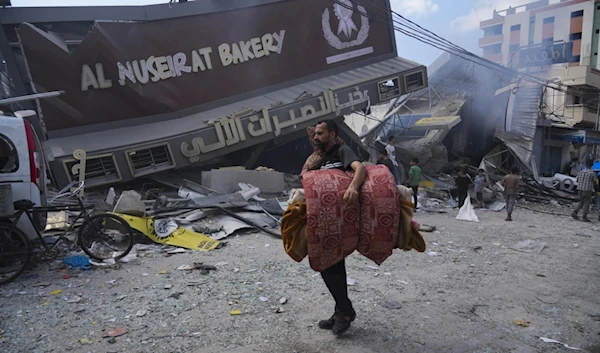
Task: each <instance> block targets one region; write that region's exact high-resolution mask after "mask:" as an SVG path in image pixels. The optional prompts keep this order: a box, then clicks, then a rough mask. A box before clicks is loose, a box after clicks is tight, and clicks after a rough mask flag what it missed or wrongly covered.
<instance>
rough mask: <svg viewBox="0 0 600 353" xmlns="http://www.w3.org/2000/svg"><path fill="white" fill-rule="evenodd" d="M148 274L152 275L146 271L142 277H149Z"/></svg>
mask: <svg viewBox="0 0 600 353" xmlns="http://www.w3.org/2000/svg"><path fill="white" fill-rule="evenodd" d="M148 276H150V274H149V273H146V272H144V273H142V277H148Z"/></svg>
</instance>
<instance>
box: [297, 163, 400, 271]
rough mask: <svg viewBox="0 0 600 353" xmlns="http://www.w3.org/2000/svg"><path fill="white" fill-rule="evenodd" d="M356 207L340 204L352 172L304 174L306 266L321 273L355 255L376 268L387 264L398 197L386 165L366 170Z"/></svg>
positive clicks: (393, 239)
mask: <svg viewBox="0 0 600 353" xmlns="http://www.w3.org/2000/svg"><path fill="white" fill-rule="evenodd" d="M366 168H367V178H366V179H365V182H364V183H363V185H362V187H361V190H360V194H359V203H358V204H354V205H347V204H345V203H344V202H343V197H344V193H345V192H346V190H347V189H348V186H349V185H350V182H351V181H352V177H353V176H354V173H353V172H343V171H340V170H337V169H329V170H315V171H309V172H306V173H305V174H304V176H303V178H302V186H303V187H304V191H305V193H306V222H307V227H306V233H307V237H308V258H309V262H310V267H311V268H312V269H313V270H315V271H318V272H321V271H323V270H325V269H327V268H329V267H331V266H333V265H335V264H336V263H338V262H339V261H341V260H342V259H343V258H345V257H346V256H348V255H350V254H351V253H353V252H354V251H355V250H358V251H359V252H360V253H361V254H362V255H364V256H366V257H367V258H369V259H371V260H373V261H374V262H375V263H377V264H378V265H379V264H381V263H382V262H383V261H385V259H387V258H388V257H389V256H390V255H391V254H392V251H393V250H394V248H395V247H396V240H397V237H398V226H399V222H400V212H399V204H398V200H399V198H398V197H399V195H398V188H397V187H396V185H395V182H394V177H393V176H392V174H391V173H390V171H389V169H388V168H387V167H386V166H385V165H369V166H367V167H366Z"/></svg>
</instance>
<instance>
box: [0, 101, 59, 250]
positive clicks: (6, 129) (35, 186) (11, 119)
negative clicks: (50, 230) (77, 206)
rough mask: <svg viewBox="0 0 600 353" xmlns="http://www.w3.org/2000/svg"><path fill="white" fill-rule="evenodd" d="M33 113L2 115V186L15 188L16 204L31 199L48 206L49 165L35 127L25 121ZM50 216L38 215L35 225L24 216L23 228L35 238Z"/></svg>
mask: <svg viewBox="0 0 600 353" xmlns="http://www.w3.org/2000/svg"><path fill="white" fill-rule="evenodd" d="M33 114H35V112H33V111H21V112H15V113H12V114H9V113H6V114H5V113H3V112H0V185H7V184H9V185H10V186H11V190H12V201H13V202H15V201H20V200H27V201H31V202H32V203H33V204H34V205H36V206H46V196H47V195H46V180H47V179H46V163H45V158H44V155H43V149H42V145H41V143H40V140H39V139H38V137H37V135H36V133H35V131H34V129H33V127H32V126H31V124H30V123H29V122H28V121H27V120H25V119H24V116H29V115H33ZM46 216H47V215H46V213H37V214H35V215H34V217H33V218H34V222H33V223H34V224H33V225H32V224H31V222H29V221H28V219H27V217H21V221H20V223H19V227H20V228H21V229H22V230H23V231H24V232H25V233H26V234H27V236H28V237H29V238H30V239H34V238H36V233H35V231H33V229H32V226H33V227H36V228H37V229H38V230H40V231H41V230H43V229H44V228H45V227H46ZM0 221H2V220H0ZM5 221H6V220H5Z"/></svg>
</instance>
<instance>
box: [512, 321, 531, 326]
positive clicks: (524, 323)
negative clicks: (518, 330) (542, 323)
mask: <svg viewBox="0 0 600 353" xmlns="http://www.w3.org/2000/svg"><path fill="white" fill-rule="evenodd" d="M513 323H514V324H515V325H518V326H522V327H529V324H531V321H523V320H515V321H513Z"/></svg>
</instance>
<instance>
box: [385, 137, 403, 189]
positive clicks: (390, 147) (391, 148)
mask: <svg viewBox="0 0 600 353" xmlns="http://www.w3.org/2000/svg"><path fill="white" fill-rule="evenodd" d="M395 144H396V138H395V137H394V136H390V137H389V138H388V144H387V145H386V146H385V150H386V151H387V153H388V156H389V158H390V159H391V160H392V164H394V168H393V169H392V175H393V176H394V181H395V182H396V185H400V176H399V175H398V161H397V160H396V146H395Z"/></svg>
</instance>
